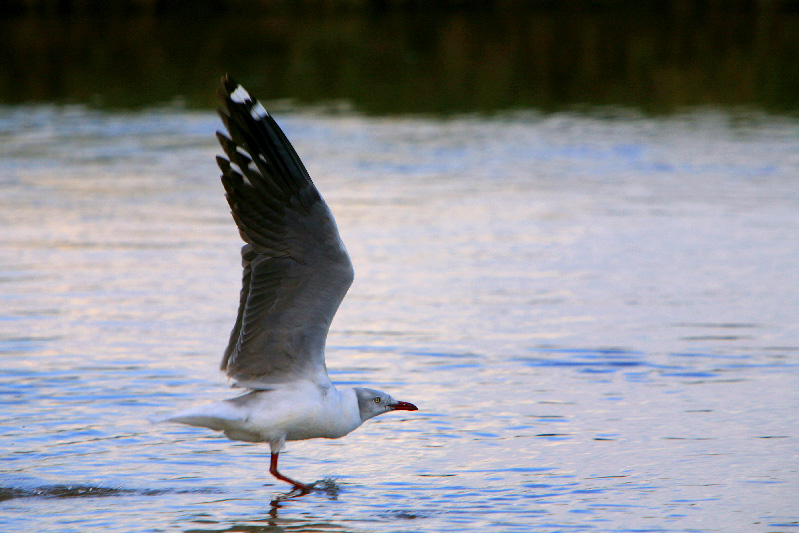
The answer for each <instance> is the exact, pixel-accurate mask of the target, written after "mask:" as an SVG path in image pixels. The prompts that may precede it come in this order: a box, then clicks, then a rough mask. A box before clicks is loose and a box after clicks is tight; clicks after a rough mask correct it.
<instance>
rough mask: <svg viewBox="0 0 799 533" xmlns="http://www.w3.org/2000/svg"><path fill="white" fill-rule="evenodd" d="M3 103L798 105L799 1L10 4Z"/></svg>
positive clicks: (438, 109)
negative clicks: (221, 90)
mask: <svg viewBox="0 0 799 533" xmlns="http://www.w3.org/2000/svg"><path fill="white" fill-rule="evenodd" d="M2 6H3V7H2V9H0V50H2V52H1V53H0V103H2V104H11V105H14V104H21V103H33V102H55V103H63V104H68V103H82V104H89V105H92V106H97V107H102V108H140V107H147V106H154V105H164V104H179V105H186V106H188V107H191V108H194V107H196V108H211V107H215V105H216V97H215V92H216V87H217V86H218V83H219V77H220V76H221V75H222V74H223V73H229V74H230V75H231V76H233V77H235V78H237V79H238V80H240V81H241V82H242V83H245V85H247V86H248V88H249V89H250V90H251V92H253V93H254V94H256V95H258V96H259V97H260V98H261V99H263V100H283V99H285V100H286V102H288V103H289V104H292V105H305V104H320V105H327V106H333V107H334V108H335V106H338V105H342V104H343V105H346V106H350V107H353V108H355V109H356V110H358V111H361V112H365V113H369V114H404V113H426V114H449V113H461V112H494V111H500V110H508V109H520V108H523V109H527V108H535V109H541V110H544V111H557V110H564V109H574V108H597V107H601V108H604V107H606V106H621V107H625V108H635V109H637V110H640V111H642V112H645V113H650V114H663V113H671V112H674V111H677V110H680V109H682V108H684V107H686V106H705V105H708V106H722V107H737V106H743V107H746V108H753V109H759V110H764V111H768V112H772V113H789V114H794V113H797V111H799V1H788V0H783V1H778V0H774V1H767V0H762V1H744V0H740V1H734V2H721V1H705V2H689V1H686V0H674V1H646V0H642V1H639V2H634V1H624V0H615V1H614V0H606V1H601V0H596V1H578V0H572V1H568V0H567V1H563V2H554V1H530V2H518V1H517V2H512V1H505V2H502V1H497V2H442V1H432V2H422V1H418V2H412V1H405V2H403V1H398V0H397V1H391V0H383V1H366V0H362V1H358V0H352V1H317V2H270V1H266V0H264V1H256V0H201V1H197V2H179V1H176V0H121V1H116V2H114V1H111V0H106V1H102V2H101V1H99V0H72V1H68V0H5V2H4V3H2Z"/></svg>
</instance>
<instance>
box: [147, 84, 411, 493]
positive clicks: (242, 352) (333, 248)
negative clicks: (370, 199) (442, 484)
mask: <svg viewBox="0 0 799 533" xmlns="http://www.w3.org/2000/svg"><path fill="white" fill-rule="evenodd" d="M219 96H220V98H221V100H222V102H223V106H222V108H220V109H219V110H218V111H219V116H220V117H221V118H222V122H223V123H224V125H225V128H226V129H227V135H225V134H224V133H221V132H217V138H218V139H219V143H220V144H221V146H222V150H223V151H224V152H225V155H226V157H221V156H218V157H217V158H216V161H217V164H218V165H219V168H220V169H221V171H222V185H223V186H224V188H225V193H226V194H225V196H226V198H227V201H228V204H230V209H231V213H232V215H233V220H234V221H235V222H236V225H237V226H238V229H239V234H240V235H241V238H242V239H243V240H244V242H245V244H244V246H243V247H242V249H241V262H242V267H243V269H244V274H243V280H242V288H241V295H240V300H239V312H238V316H237V317H236V323H235V325H234V326H233V331H232V332H231V334H230V340H229V342H228V346H227V349H226V350H225V352H224V355H223V357H222V365H221V370H222V371H224V372H225V373H226V374H227V376H228V377H229V378H230V379H232V380H233V381H234V386H238V387H242V388H245V389H246V392H245V393H244V394H243V395H241V396H238V397H236V398H231V399H227V400H223V401H221V402H215V403H210V404H206V405H200V406H196V407H192V408H190V409H187V410H185V411H182V412H178V413H176V414H173V415H169V416H167V417H164V418H160V419H158V421H160V422H174V423H180V424H188V425H190V426H198V427H205V428H210V429H212V430H215V431H222V432H224V434H225V436H227V437H228V438H229V439H231V440H237V441H245V442H268V443H269V447H270V450H271V452H272V454H271V463H270V468H269V472H270V473H271V474H272V475H273V476H274V477H276V478H277V479H279V480H281V481H285V482H287V483H290V484H291V485H293V486H294V489H297V490H300V491H302V492H308V491H310V490H311V489H312V488H313V485H314V484H310V485H308V484H305V483H300V482H299V481H295V480H293V479H291V478H289V477H287V476H285V475H283V474H281V473H280V472H279V471H278V469H277V462H278V456H279V454H280V451H281V450H282V449H283V448H284V446H285V444H286V441H293V440H305V439H315V438H326V439H337V438H339V437H343V436H344V435H347V434H348V433H350V432H351V431H353V430H354V429H356V428H357V427H359V426H360V425H361V424H363V423H364V422H366V421H367V420H369V419H370V418H373V417H375V416H377V415H381V414H383V413H387V412H389V411H416V410H417V407H416V406H415V405H413V404H412V403H408V402H400V401H397V400H395V399H394V398H392V397H391V396H390V395H389V394H386V393H385V392H381V391H378V390H374V389H367V388H363V387H346V388H345V387H342V388H336V387H335V386H334V385H333V383H332V382H331V381H330V378H329V377H328V374H327V368H326V367H325V341H326V339H327V332H328V329H329V328H330V323H331V321H332V320H333V316H334V315H335V314H336V310H337V309H338V307H339V304H341V301H342V300H343V299H344V295H345V294H346V293H347V290H348V289H349V287H350V285H351V284H352V280H353V276H354V272H353V268H352V262H351V261H350V258H349V255H348V254H347V250H346V249H345V248H344V243H343V242H342V241H341V237H340V236H339V232H338V228H337V226H336V222H335V220H334V219H333V214H332V213H331V212H330V209H329V208H328V206H327V204H326V203H325V201H324V200H323V199H322V196H321V195H320V194H319V191H318V190H317V189H316V186H314V184H313V182H312V181H311V177H310V176H309V175H308V171H307V170H306V169H305V166H304V165H303V164H302V161H300V158H299V156H298V155H297V152H295V151H294V148H293V147H292V146H291V143H290V142H289V140H288V139H287V138H286V136H285V134H284V133H283V131H282V130H281V129H280V127H279V126H278V125H277V123H276V122H275V120H274V119H273V118H272V117H271V115H269V113H268V112H267V111H266V109H264V107H263V106H262V105H261V104H260V103H259V102H258V101H257V100H255V99H254V98H252V97H251V96H250V95H249V93H248V92H247V91H246V90H245V89H244V88H243V87H242V86H241V85H239V84H238V83H236V82H235V81H233V80H232V79H231V78H229V77H227V76H225V77H224V78H222V89H221V90H220V91H219Z"/></svg>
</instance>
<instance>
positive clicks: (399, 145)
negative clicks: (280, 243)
mask: <svg viewBox="0 0 799 533" xmlns="http://www.w3.org/2000/svg"><path fill="white" fill-rule="evenodd" d="M279 119H280V121H281V123H283V124H284V125H285V128H286V130H287V132H288V134H289V136H290V137H291V138H292V139H293V140H294V142H295V146H296V147H297V149H298V151H299V152H300V154H301V155H303V158H304V160H305V161H306V164H307V166H308V168H309V170H310V172H311V174H312V175H313V176H314V177H315V180H316V182H317V183H318V185H319V188H320V189H321V191H322V193H323V194H324V195H325V197H326V198H327V200H328V202H329V203H330V205H331V207H332V209H333V211H334V212H335V213H336V216H337V219H338V222H339V226H340V229H341V233H342V236H343V238H344V240H345V242H346V243H347V246H348V249H349V251H350V253H351V255H352V258H353V262H354V264H355V267H356V281H355V284H354V285H353V287H352V289H351V292H350V294H349V296H348V298H347V299H346V300H345V302H344V304H343V305H342V307H341V310H340V312H339V315H338V316H337V318H336V321H335V322H334V324H333V330H332V332H331V336H330V339H329V342H328V352H329V354H328V367H329V369H330V373H331V376H332V378H333V379H334V381H336V382H338V383H343V384H350V385H353V384H356V385H360V384H368V385H372V386H376V387H378V388H381V389H384V390H388V391H391V392H392V393H393V394H395V395H396V396H399V397H403V398H408V399H409V400H410V401H413V402H414V403H415V404H417V405H418V406H419V407H420V411H419V412H418V413H413V414H412V415H411V414H408V415H397V416H394V417H391V418H389V417H385V418H384V419H379V420H373V421H370V422H369V423H368V424H366V425H365V426H364V427H362V428H360V429H359V430H358V431H356V432H354V433H353V434H351V435H349V436H347V437H346V438H344V439H341V440H336V441H318V442H304V443H292V445H291V446H290V448H289V450H288V452H287V453H286V455H285V459H284V461H285V462H284V468H285V470H286V472H288V473H290V474H291V475H292V476H296V477H297V478H299V479H308V480H311V479H323V478H326V477H330V478H331V479H332V482H331V483H332V484H333V485H334V486H335V487H336V488H337V489H339V492H338V493H337V494H335V495H333V494H331V493H322V492H315V493H312V494H309V495H306V496H303V497H301V498H290V497H286V496H285V492H284V491H285V490H286V487H283V486H282V485H279V484H276V483H275V481H274V480H273V479H272V478H271V476H270V475H269V474H268V464H269V451H268V448H264V447H263V446H258V445H251V444H246V443H233V442H229V441H227V440H226V439H224V438H220V437H219V436H218V435H215V434H212V433H210V432H205V431H202V430H198V429H194V428H188V427H186V428H181V427H162V426H151V425H150V424H148V423H147V422H146V420H147V418H148V417H150V416H151V415H153V414H155V413H160V412H166V411H171V410H174V409H175V408H178V407H181V406H186V405H189V404H194V403H197V402H200V401H203V400H211V399H220V398H223V397H227V396H230V395H231V394H232V393H231V391H230V390H229V389H228V388H227V386H226V384H225V383H224V380H223V379H221V377H220V376H219V374H218V372H217V370H216V368H217V363H218V358H219V356H220V354H221V351H222V350H223V348H224V345H225V342H226V339H227V335H228V333H229V328H230V327H231V321H232V317H233V316H234V313H235V308H236V303H237V294H238V289H239V282H240V279H239V276H240V272H239V258H238V248H239V242H238V236H237V234H236V231H235V229H234V225H233V224H232V222H231V220H230V219H229V215H228V213H227V206H226V203H225V200H224V198H223V196H222V191H221V186H220V184H219V182H218V179H217V178H216V176H217V175H218V170H216V169H215V167H214V160H213V157H214V155H215V154H216V153H217V148H216V146H215V140H214V137H213V132H214V130H215V129H216V128H217V127H218V123H217V120H218V119H217V118H216V117H214V116H213V115H212V114H211V113H205V112H197V113H190V112H183V111H174V110H172V111H169V110H151V111H147V112H142V113H104V112H99V111H87V110H86V109H84V108H81V107H74V108H57V107H46V106H42V107H38V106H35V107H25V108H15V109H4V110H2V112H1V113H0V139H2V142H0V225H2V227H3V228H5V231H4V232H2V233H0V304H1V305H0V357H2V361H3V365H4V366H3V368H4V372H3V374H2V377H0V398H1V399H2V400H1V401H2V403H3V410H2V422H0V427H2V428H3V429H2V433H0V455H2V457H3V461H2V463H1V464H2V466H0V500H2V501H0V509H2V512H0V530H4V531H6V530H7V531H15V530H32V531H34V530H40V531H89V530H104V531H109V530H116V531H134V530H164V531H176V530H187V531H241V530H251V531H276V530H283V531H385V532H390V531H391V532H393V531H397V532H399V531H409V530H419V531H456V530H457V531H464V530H468V531H484V530H485V531H519V532H522V531H524V532H529V531H562V530H593V531H629V530H651V531H691V530H702V531H743V530H746V531H789V530H791V528H795V527H796V524H797V523H799V515H797V513H796V509H795V501H796V495H797V494H799V484H798V483H797V479H799V477H797V475H796V474H797V469H796V455H797V449H799V448H798V447H797V437H798V436H797V433H796V427H797V424H796V423H795V422H796V412H797V408H798V407H799V386H797V385H799V383H797V378H798V377H799V330H797V328H796V324H795V319H794V318H795V316H796V315H797V311H798V310H797V303H796V302H799V293H798V291H799V286H797V284H796V282H795V265H796V264H797V263H799V257H797V255H798V254H799V249H797V247H796V246H795V236H796V235H797V234H799V189H797V183H796V176H797V174H799V156H797V154H799V127H797V126H799V125H797V123H796V122H795V121H794V120H791V119H785V118H775V117H764V116H761V115H757V114H752V113H750V114H737V115H734V114H728V113H726V112H722V111H710V110H705V111H701V112H700V111H697V112H693V113H686V114H683V115H675V116H672V117H669V118H661V119H651V118H642V117H640V116H637V115H634V114H632V113H627V114H618V115H616V116H609V117H608V116H605V117H596V116H590V115H580V114H573V113H556V114H551V115H540V114H536V113H516V114H506V115H503V116H497V117H494V118H490V119H485V118H475V117H471V116H469V117H453V118H450V119H446V120H441V119H438V120H434V119H420V118H403V119H398V118H364V117H362V116H358V115H354V114H347V113H340V114H336V115H327V114H323V113H319V112H316V111H295V112H293V113H291V114H287V115H285V116H280V117H279ZM143 509H147V512H146V513H143V512H142V510H143Z"/></svg>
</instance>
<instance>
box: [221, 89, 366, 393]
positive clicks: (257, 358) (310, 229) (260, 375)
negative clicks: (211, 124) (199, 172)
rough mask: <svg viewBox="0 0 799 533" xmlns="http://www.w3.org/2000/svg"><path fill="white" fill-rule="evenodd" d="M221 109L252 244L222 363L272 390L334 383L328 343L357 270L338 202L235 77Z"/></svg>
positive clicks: (232, 176) (238, 214)
mask: <svg viewBox="0 0 799 533" xmlns="http://www.w3.org/2000/svg"><path fill="white" fill-rule="evenodd" d="M222 85H223V90H222V91H221V92H220V97H221V98H222V100H223V103H224V105H223V108H221V109H220V110H219V115H220V116H221V117H222V122H224V124H225V127H226V128H227V131H228V134H229V137H228V136H226V135H224V134H223V133H220V132H217V137H218V138H219V142H220V144H221V145H222V149H223V150H224V151H225V154H226V156H227V158H224V157H217V163H218V164H219V168H220V169H221V170H222V184H223V185H224V187H225V192H226V193H227V194H226V197H227V200H228V203H229V204H230V209H231V212H232V214H233V219H234V220H235V221H236V225H237V226H238V228H239V233H240V234H241V238H242V239H244V241H245V242H246V244H245V245H244V247H243V248H242V249H241V259H242V266H243V268H244V276H243V280H242V288H241V299H240V302H239V314H238V317H237V319H236V324H235V326H234V327H233V331H232V332H231V334H230V342H229V344H228V347H227V349H226V350H225V355H224V357H223V359H222V366H221V368H222V370H224V371H225V372H227V375H228V376H230V377H231V378H233V379H234V380H236V381H237V382H239V383H240V384H242V385H244V386H247V387H251V388H270V387H271V386H275V385H278V384H281V383H285V382H289V381H294V380H299V379H310V380H313V381H315V382H318V383H320V384H324V383H329V380H328V377H327V370H326V368H325V359H324V347H325V340H326V338H327V332H328V329H329V328H330V322H331V321H332V320H333V315H335V313H336V310H337V309H338V306H339V304H340V303H341V301H342V300H343V299H344V295H345V294H346V293H347V289H349V287H350V285H351V284H352V280H353V269H352V263H351V262H350V258H349V256H348V255H347V251H346V249H345V248H344V244H343V243H342V242H341V237H340V236H339V233H338V228H337V227H336V222H335V220H334V219H333V215H332V213H331V212H330V209H329V208H328V207H327V204H325V201H324V200H323V199H322V197H321V196H320V194H319V191H317V189H316V187H315V186H314V184H313V182H312V181H311V178H310V176H309V175H308V171H307V170H305V166H304V165H303V164H302V161H300V158H299V156H298V155H297V153H296V152H295V151H294V148H293V147H292V146H291V143H289V140H288V139H287V138H286V136H285V135H284V134H283V131H281V129H280V127H279V126H278V125H277V123H276V122H275V121H274V120H273V119H272V117H271V116H270V115H269V113H267V112H266V110H265V109H264V108H263V106H261V104H260V103H258V102H257V101H256V100H254V99H253V98H251V97H250V95H249V94H248V93H247V91H245V90H244V88H243V87H242V86H241V85H239V84H237V83H236V82H234V81H233V80H231V79H230V78H224V79H223V80H222Z"/></svg>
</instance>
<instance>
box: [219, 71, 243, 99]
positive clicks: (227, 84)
mask: <svg viewBox="0 0 799 533" xmlns="http://www.w3.org/2000/svg"><path fill="white" fill-rule="evenodd" d="M238 86H239V82H237V81H236V80H234V79H233V78H231V77H230V76H229V75H228V74H225V75H224V76H222V87H224V89H225V93H226V94H227V96H230V93H232V92H233V91H235V90H236V87H238Z"/></svg>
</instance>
